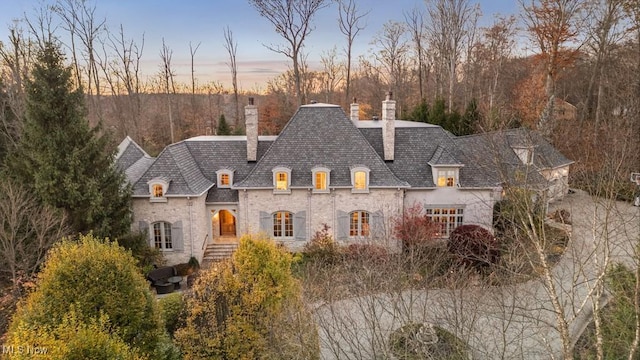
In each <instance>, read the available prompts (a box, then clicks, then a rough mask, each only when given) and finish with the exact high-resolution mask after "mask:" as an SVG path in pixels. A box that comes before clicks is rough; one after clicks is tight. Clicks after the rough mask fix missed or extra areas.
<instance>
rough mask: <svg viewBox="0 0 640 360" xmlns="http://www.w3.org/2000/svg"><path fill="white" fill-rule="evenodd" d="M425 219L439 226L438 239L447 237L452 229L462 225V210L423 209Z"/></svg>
mask: <svg viewBox="0 0 640 360" xmlns="http://www.w3.org/2000/svg"><path fill="white" fill-rule="evenodd" d="M425 212H426V215H427V217H428V218H429V219H430V220H431V221H432V222H434V223H436V224H438V225H439V226H440V231H439V232H438V234H437V235H438V237H443V238H444V237H449V234H451V232H452V231H453V229H455V228H457V227H458V226H460V225H462V220H463V216H464V209H461V208H443V209H425Z"/></svg>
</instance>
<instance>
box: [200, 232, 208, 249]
mask: <svg viewBox="0 0 640 360" xmlns="http://www.w3.org/2000/svg"><path fill="white" fill-rule="evenodd" d="M208 237H209V234H207V235H205V236H204V241H203V242H202V249H201V250H204V248H206V247H207V238H208Z"/></svg>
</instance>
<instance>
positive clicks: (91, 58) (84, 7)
mask: <svg viewBox="0 0 640 360" xmlns="http://www.w3.org/2000/svg"><path fill="white" fill-rule="evenodd" d="M53 8H54V11H55V12H56V13H57V14H58V16H60V17H61V18H62V21H63V23H64V29H65V30H67V31H68V32H69V39H70V41H71V44H70V47H71V56H72V60H73V64H74V69H75V72H76V77H77V81H78V85H83V86H86V94H87V95H88V96H89V101H90V104H92V105H93V108H94V109H95V110H96V112H97V114H98V118H99V119H101V118H102V109H101V102H100V95H101V87H100V76H99V75H100V74H99V72H98V64H97V59H96V42H97V41H98V37H99V36H100V34H102V33H103V32H105V31H106V26H105V23H106V19H102V20H99V19H96V15H95V12H96V6H95V5H93V6H89V3H88V2H87V1H84V0H58V1H57V3H56V5H55V6H54V7H53ZM76 39H78V40H79V41H80V43H81V45H82V48H81V49H80V50H78V49H77V46H76ZM79 56H82V57H83V62H84V66H81V65H80V60H79ZM82 68H83V69H82ZM83 72H85V73H86V81H82V77H83V76H82V73H83ZM85 84H86V85H85ZM94 94H95V97H94V96H93V95H94Z"/></svg>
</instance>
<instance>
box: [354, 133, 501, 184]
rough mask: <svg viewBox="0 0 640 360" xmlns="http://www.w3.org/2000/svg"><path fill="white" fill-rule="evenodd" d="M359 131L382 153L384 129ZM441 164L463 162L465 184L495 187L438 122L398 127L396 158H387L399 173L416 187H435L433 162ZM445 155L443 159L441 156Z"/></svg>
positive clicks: (393, 169)
mask: <svg viewBox="0 0 640 360" xmlns="http://www.w3.org/2000/svg"><path fill="white" fill-rule="evenodd" d="M360 131H361V132H362V134H363V135H364V136H365V137H366V138H367V140H368V141H369V142H370V143H371V145H372V146H373V148H374V149H376V151H377V152H378V154H380V155H381V156H382V153H383V150H382V130H381V129H380V128H379V127H378V128H371V127H361V128H360ZM434 159H436V160H437V161H436V163H437V164H440V165H454V164H455V165H464V167H462V168H460V185H461V186H462V187H492V186H494V185H495V181H491V179H490V178H489V177H488V176H487V174H485V173H484V172H483V171H482V170H481V169H479V168H478V167H477V166H475V164H474V163H473V162H469V161H465V160H466V159H465V158H464V155H463V153H462V152H461V151H460V150H459V149H458V148H457V147H456V145H455V143H454V142H453V140H452V138H451V136H450V134H449V133H448V132H446V131H445V130H444V129H442V128H441V127H439V126H434V125H430V126H424V127H397V128H396V139H395V159H394V161H393V162H388V163H387V165H388V166H389V168H390V169H391V170H392V171H393V172H394V174H396V176H397V177H398V178H400V179H402V180H404V181H406V182H408V183H409V184H410V185H411V187H414V188H433V187H435V186H436V185H435V184H434V182H433V175H432V168H431V165H430V162H431V163H432V164H436V163H434V162H432V161H433V160H434ZM438 159H442V161H440V160H438Z"/></svg>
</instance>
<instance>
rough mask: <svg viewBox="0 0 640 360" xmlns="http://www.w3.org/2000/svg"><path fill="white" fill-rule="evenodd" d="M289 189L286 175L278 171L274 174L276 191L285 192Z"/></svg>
mask: <svg viewBox="0 0 640 360" xmlns="http://www.w3.org/2000/svg"><path fill="white" fill-rule="evenodd" d="M288 189H289V183H288V181H287V173H286V172H283V171H280V172H277V173H276V190H280V191H286V190H288Z"/></svg>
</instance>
